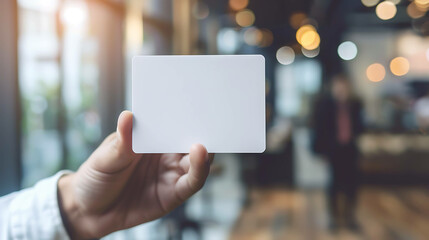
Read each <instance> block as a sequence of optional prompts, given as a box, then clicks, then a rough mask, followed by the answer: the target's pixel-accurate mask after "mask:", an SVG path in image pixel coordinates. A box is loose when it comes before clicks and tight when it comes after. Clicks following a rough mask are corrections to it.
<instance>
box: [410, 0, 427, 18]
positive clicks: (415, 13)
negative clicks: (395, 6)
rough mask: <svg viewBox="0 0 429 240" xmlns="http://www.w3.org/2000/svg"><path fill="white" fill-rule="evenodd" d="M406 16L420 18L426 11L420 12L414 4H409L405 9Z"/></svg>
mask: <svg viewBox="0 0 429 240" xmlns="http://www.w3.org/2000/svg"><path fill="white" fill-rule="evenodd" d="M407 14H408V16H410V17H411V18H414V19H416V18H421V17H423V16H424V15H425V14H426V11H424V10H422V9H421V8H419V7H417V5H416V4H415V2H411V3H410V4H409V5H408V7H407Z"/></svg>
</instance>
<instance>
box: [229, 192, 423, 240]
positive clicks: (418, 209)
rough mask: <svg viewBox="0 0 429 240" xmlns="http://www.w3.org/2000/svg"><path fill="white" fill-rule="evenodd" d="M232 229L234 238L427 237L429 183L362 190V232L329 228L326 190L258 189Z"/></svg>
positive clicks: (406, 239) (409, 239)
mask: <svg viewBox="0 0 429 240" xmlns="http://www.w3.org/2000/svg"><path fill="white" fill-rule="evenodd" d="M250 198H251V203H250V205H249V206H248V207H246V208H245V209H243V212H242V213H241V216H240V217H239V220H238V221H237V223H236V224H235V226H234V227H233V230H232V235H231V238H230V239H232V240H253V239H255V240H256V239H257V240H264V239H269V240H271V239H273V240H277V239H292V240H294V239H305V240H306V239H321V240H325V239H326V240H329V239H346V240H348V239H350V240H354V239H356V240H359V239H365V240H366V239H376V240H383V239H388V240H390V239H393V240H395V239H400V240H402V239H403V240H420V239H421V240H423V239H429V189H424V188H375V187H374V188H372V187H371V188H369V187H366V188H364V189H362V190H361V191H360V194H359V200H358V211H357V219H358V223H359V225H360V228H361V229H360V231H359V232H353V231H350V230H347V229H345V228H340V229H339V230H338V231H337V232H335V233H332V232H331V231H329V230H328V227H327V226H328V212H327V209H326V201H327V200H326V197H325V194H324V192H323V191H321V190H313V191H287V190H280V189H277V190H276V189H274V190H255V191H253V192H252V193H251V197H250Z"/></svg>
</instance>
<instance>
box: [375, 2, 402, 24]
mask: <svg viewBox="0 0 429 240" xmlns="http://www.w3.org/2000/svg"><path fill="white" fill-rule="evenodd" d="M396 11H397V9H396V5H395V4H394V3H392V2H389V1H384V2H381V3H379V4H378V5H377V7H376V8H375V13H376V14H377V17H378V18H380V19H381V20H389V19H392V18H393V17H395V15H396Z"/></svg>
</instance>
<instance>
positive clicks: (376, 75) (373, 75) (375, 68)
mask: <svg viewBox="0 0 429 240" xmlns="http://www.w3.org/2000/svg"><path fill="white" fill-rule="evenodd" d="M385 76H386V70H385V69H384V67H383V65H381V64H380V63H373V64H371V65H369V66H368V68H367V69H366V77H367V78H368V79H369V80H370V81H372V82H380V81H381V80H383V79H384V77H385Z"/></svg>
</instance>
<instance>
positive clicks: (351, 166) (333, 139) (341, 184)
mask: <svg viewBox="0 0 429 240" xmlns="http://www.w3.org/2000/svg"><path fill="white" fill-rule="evenodd" d="M329 90H330V92H329V94H328V95H327V96H323V97H322V98H321V99H319V101H317V102H316V105H315V108H314V120H313V121H314V123H313V124H314V142H313V149H314V151H315V152H317V153H319V154H322V155H324V156H325V157H326V159H327V160H328V162H329V163H330V165H331V171H332V178H331V183H330V186H329V210H330V225H329V227H330V228H331V230H335V229H336V228H337V227H338V223H339V220H340V212H343V213H344V216H345V220H346V223H347V224H348V227H350V228H352V229H355V230H357V228H358V225H357V222H356V219H355V209H356V197H357V190H358V153H359V152H358V148H357V144H356V140H357V138H358V136H359V135H360V134H361V132H362V129H363V126H362V118H361V111H362V106H361V103H360V101H359V100H358V99H357V98H356V97H354V96H353V94H352V89H351V85H350V82H349V81H348V78H347V77H346V76H345V75H344V74H338V75H335V76H334V77H333V78H332V80H331V85H330V89H329ZM341 194H343V195H344V196H345V204H344V206H345V208H344V211H340V209H339V201H338V199H339V196H340V195H341Z"/></svg>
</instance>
